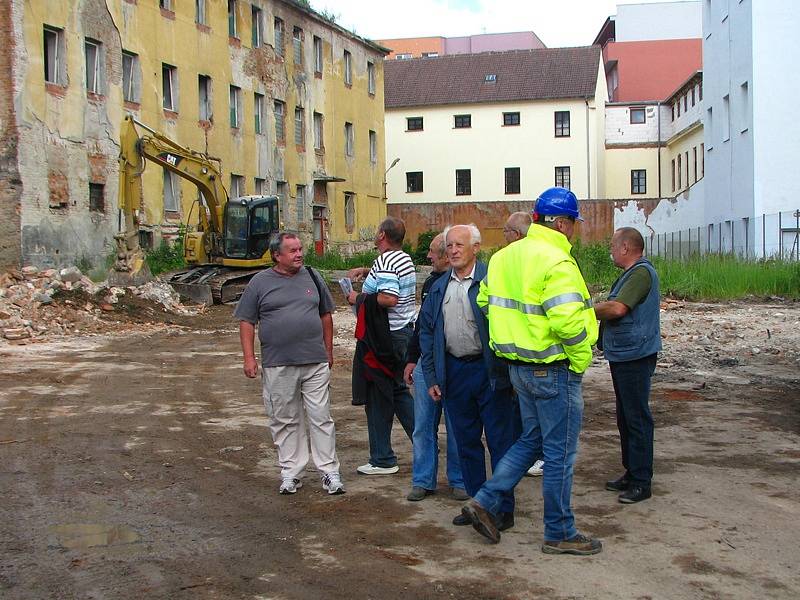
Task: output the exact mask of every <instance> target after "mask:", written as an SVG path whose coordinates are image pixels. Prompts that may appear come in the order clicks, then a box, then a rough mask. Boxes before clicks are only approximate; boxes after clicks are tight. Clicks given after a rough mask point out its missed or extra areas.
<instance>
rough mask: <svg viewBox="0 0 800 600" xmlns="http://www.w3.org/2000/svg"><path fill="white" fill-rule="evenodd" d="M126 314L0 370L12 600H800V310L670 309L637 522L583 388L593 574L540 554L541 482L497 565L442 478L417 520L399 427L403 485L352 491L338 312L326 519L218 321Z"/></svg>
mask: <svg viewBox="0 0 800 600" xmlns="http://www.w3.org/2000/svg"><path fill="white" fill-rule="evenodd" d="M135 308H136V307H133V308H124V307H120V308H117V309H115V310H116V312H109V314H108V315H105V316H104V318H106V319H112V318H117V317H119V319H118V320H119V321H120V322H121V323H120V325H124V327H122V330H121V331H119V332H118V333H116V334H107V333H103V334H101V335H95V336H82V335H79V336H72V337H69V338H64V339H51V340H49V341H45V342H42V343H30V344H27V345H17V346H14V345H5V346H2V347H0V490H2V494H0V498H2V500H1V501H0V597H2V598H7V599H26V600H27V599H31V598H93V599H104V598H131V599H133V598H137V599H139V598H201V599H206V598H208V599H212V598H248V599H254V600H257V599H260V600H267V599H274V600H279V599H295V598H297V599H303V598H309V599H311V598H313V599H318V598H346V599H348V600H352V599H355V598H358V599H361V598H376V599H380V600H388V599H390V598H402V599H404V600H408V599H416V598H464V599H472V598H487V599H492V598H496V599H514V598H520V599H522V598H559V599H561V598H563V599H566V598H609V599H612V598H635V599H657V598H658V599H660V598H665V599H684V598H686V599H688V598H755V597H758V598H798V597H800V572H798V568H799V567H798V561H797V552H798V551H797V547H798V544H797V536H798V533H800V527H799V526H798V522H800V502H799V501H798V497H797V492H798V472H800V471H798V469H799V467H800V410H799V409H800V399H798V391H797V390H798V383H799V382H800V375H798V372H799V371H800V360H799V358H798V350H800V346H798V337H799V336H800V333H799V332H800V327H798V326H799V325H800V307H799V306H796V305H794V304H791V303H787V302H780V301H775V302H771V303H768V304H765V303H750V304H734V305H726V306H722V305H700V304H688V303H685V304H684V303H667V304H666V305H665V308H666V310H665V311H664V312H663V323H664V333H665V340H664V342H665V352H664V353H663V355H662V356H661V359H660V364H659V369H658V371H657V374H656V378H655V383H654V391H653V398H652V408H653V412H654V414H655V418H656V463H655V481H654V496H653V498H652V499H651V500H649V501H647V502H643V503H641V504H637V505H632V506H623V505H621V504H619V503H618V502H617V501H616V496H615V495H614V494H613V493H612V492H607V491H605V490H604V489H603V483H604V481H605V480H606V479H609V478H612V477H615V476H617V475H619V474H620V464H619V456H618V454H619V450H618V434H617V431H616V423H615V418H614V398H613V393H612V391H611V382H610V378H609V376H608V372H607V366H606V365H605V363H603V362H602V361H601V360H599V359H598V360H597V361H596V363H595V364H594V365H593V366H592V367H591V368H590V371H589V372H588V373H587V376H586V378H585V388H584V400H585V420H584V432H583V434H582V438H581V449H580V454H579V458H578V462H577V467H576V477H575V485H574V490H573V491H574V494H573V505H574V508H575V512H576V516H577V520H578V526H579V528H580V529H581V530H582V531H584V532H586V533H588V534H591V535H596V536H599V537H600V538H601V539H602V540H603V544H604V550H603V552H602V553H601V554H599V555H596V556H593V557H553V556H546V555H543V554H542V553H541V551H540V549H539V545H540V543H541V540H542V515H541V496H540V489H539V488H540V485H541V480H540V479H538V478H526V479H524V480H523V482H522V483H521V484H520V486H519V488H518V512H517V516H516V526H515V527H514V528H513V529H510V530H508V531H507V532H504V533H503V537H502V540H501V542H500V544H498V545H496V546H493V545H489V544H488V543H486V542H485V541H484V540H483V538H481V537H479V536H478V535H477V534H476V533H475V532H474V531H473V530H472V529H471V528H456V527H454V526H452V525H451V524H450V520H451V519H452V517H453V516H455V515H456V514H457V513H458V511H459V510H460V504H459V503H458V502H456V501H455V500H453V499H451V498H450V497H449V495H448V493H447V487H446V482H445V481H444V479H443V477H440V490H439V493H438V494H436V495H434V496H432V497H429V498H427V499H426V500H424V501H423V502H419V503H409V502H407V501H406V500H405V494H406V493H407V492H408V489H409V486H410V466H411V465H410V463H411V459H410V456H411V455H410V444H409V442H408V440H407V439H405V438H404V436H403V434H402V430H401V428H400V427H399V425H398V426H396V428H395V429H396V431H395V437H394V442H395V449H396V451H397V453H398V456H399V457H400V466H401V468H400V472H399V473H398V474H396V475H393V476H384V477H364V476H357V475H356V473H355V468H356V466H358V465H359V464H362V463H364V462H366V460H367V434H366V426H365V417H364V413H363V410H362V409H361V408H358V407H354V406H351V404H350V392H349V386H350V383H349V378H350V360H351V357H352V350H353V347H354V344H353V340H352V338H351V332H352V327H353V320H352V315H351V313H349V312H348V311H347V309H344V308H343V309H341V310H340V311H339V312H338V313H337V315H336V317H335V323H336V327H337V339H336V360H337V364H336V365H335V368H334V369H335V370H334V373H335V375H334V380H333V383H332V390H333V395H332V398H333V412H334V417H335V419H336V423H337V446H338V451H339V456H340V459H341V462H342V474H343V477H344V481H345V484H346V486H347V494H346V495H343V496H333V497H331V496H328V495H327V494H326V493H324V492H323V490H322V489H321V487H320V485H319V479H318V476H317V474H316V473H315V472H314V471H313V467H310V469H309V472H307V474H306V477H305V480H304V482H305V486H304V487H303V488H302V489H301V490H300V491H299V492H298V493H297V494H296V495H294V496H279V495H278V494H277V488H278V484H279V472H278V469H277V466H276V456H275V451H274V448H273V446H272V444H271V442H270V440H269V435H268V431H267V429H266V420H265V417H264V415H263V408H262V405H261V403H260V398H259V383H258V382H257V381H253V380H248V379H246V378H245V377H244V376H243V375H242V372H241V359H240V352H239V347H238V336H237V334H236V329H235V323H234V322H233V321H232V317H231V308H230V307H226V306H222V307H213V308H211V309H209V310H208V311H206V312H205V314H201V315H197V316H195V317H180V318H172V317H164V316H163V315H157V314H155V313H154V314H151V315H148V314H145V311H143V310H141V311H139V312H136V310H134V309H135ZM140 308H141V307H140ZM156 317H158V318H156ZM137 321H138V322H137ZM168 321H172V322H171V323H170V322H168ZM145 322H147V323H150V324H147V325H145ZM444 439H445V438H444V435H443V434H442V435H441V441H442V444H444ZM442 476H443V474H442Z"/></svg>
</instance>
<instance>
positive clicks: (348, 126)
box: [344, 123, 355, 156]
mask: <svg viewBox="0 0 800 600" xmlns="http://www.w3.org/2000/svg"><path fill="white" fill-rule="evenodd" d="M354 147H355V139H354V133H353V124H352V123H345V124H344V154H345V156H353V154H354V151H355V148H354Z"/></svg>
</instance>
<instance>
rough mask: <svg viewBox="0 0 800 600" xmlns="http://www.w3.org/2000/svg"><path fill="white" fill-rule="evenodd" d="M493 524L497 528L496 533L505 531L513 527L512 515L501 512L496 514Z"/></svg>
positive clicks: (511, 513)
mask: <svg viewBox="0 0 800 600" xmlns="http://www.w3.org/2000/svg"><path fill="white" fill-rule="evenodd" d="M494 524H495V525H496V526H497V531H505V530H506V529H511V528H512V527H513V526H514V513H513V512H501V513H497V514H496V515H495V517H494Z"/></svg>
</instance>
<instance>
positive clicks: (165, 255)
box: [145, 238, 186, 275]
mask: <svg viewBox="0 0 800 600" xmlns="http://www.w3.org/2000/svg"><path fill="white" fill-rule="evenodd" d="M145 262H146V263H147V266H148V267H150V272H151V273H152V274H153V275H158V274H159V273H165V272H167V271H175V270H176V269H182V268H184V267H185V266H186V259H185V258H184V256H183V238H178V240H177V241H175V242H174V243H172V244H169V243H167V241H166V240H164V239H162V240H161V245H160V246H159V247H158V248H155V249H154V250H151V251H150V252H148V253H147V256H146V258H145Z"/></svg>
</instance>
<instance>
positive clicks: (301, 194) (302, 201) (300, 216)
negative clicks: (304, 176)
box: [295, 185, 306, 223]
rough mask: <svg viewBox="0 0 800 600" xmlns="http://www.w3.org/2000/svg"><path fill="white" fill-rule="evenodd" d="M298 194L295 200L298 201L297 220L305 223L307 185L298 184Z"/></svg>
mask: <svg viewBox="0 0 800 600" xmlns="http://www.w3.org/2000/svg"><path fill="white" fill-rule="evenodd" d="M295 189H296V191H297V195H296V197H295V202H296V203H297V222H298V223H305V220H306V186H304V185H298V186H296V188H295Z"/></svg>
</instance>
